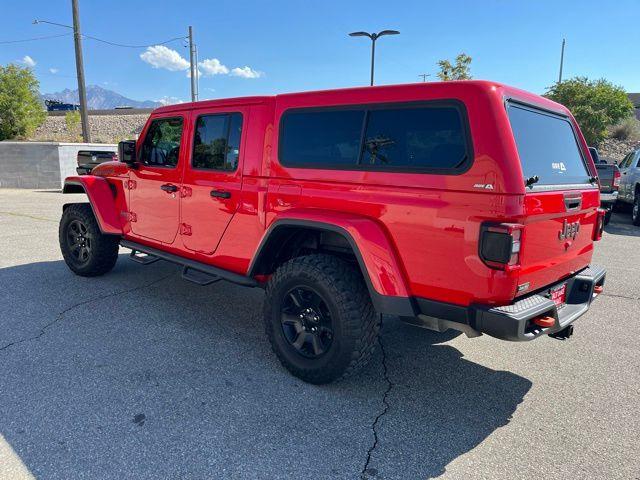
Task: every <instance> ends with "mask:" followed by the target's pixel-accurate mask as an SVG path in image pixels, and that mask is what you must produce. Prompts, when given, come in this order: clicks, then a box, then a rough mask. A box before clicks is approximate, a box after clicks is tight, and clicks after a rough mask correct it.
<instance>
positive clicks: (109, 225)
mask: <svg viewBox="0 0 640 480" xmlns="http://www.w3.org/2000/svg"><path fill="white" fill-rule="evenodd" d="M74 186H75V187H81V188H82V189H83V190H84V192H85V193H86V194H87V197H89V202H90V203H91V207H92V208H93V213H94V215H95V216H96V219H97V221H98V225H99V226H100V231H101V232H103V233H106V234H110V235H122V220H121V218H120V215H119V212H120V210H119V209H118V208H117V207H116V204H115V200H114V195H113V191H112V190H111V188H112V187H110V186H109V182H108V181H107V180H106V179H105V178H102V177H96V176H94V175H83V176H74V177H67V178H66V179H65V181H64V188H63V192H64V193H67V192H68V191H69V190H72V189H73V187H74Z"/></svg>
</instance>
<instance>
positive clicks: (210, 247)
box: [60, 81, 605, 383]
mask: <svg viewBox="0 0 640 480" xmlns="http://www.w3.org/2000/svg"><path fill="white" fill-rule="evenodd" d="M118 158H119V161H115V162H106V163H102V164H100V165H99V166H97V167H95V168H94V169H93V170H92V171H91V173H90V174H89V175H82V176H75V177H69V178H67V179H66V181H65V185H64V193H85V194H86V195H87V196H88V198H89V203H71V204H66V205H65V206H64V210H63V214H62V220H61V223H60V246H61V249H62V254H63V256H64V259H65V261H66V263H67V264H68V266H69V268H70V269H71V270H72V271H73V272H75V273H76V274H78V275H84V276H93V275H101V274H104V273H106V272H108V271H109V270H111V269H112V268H113V266H114V264H115V263H116V259H117V257H118V248H119V246H122V247H125V248H128V249H131V258H132V259H133V260H135V261H138V262H139V263H142V264H146V263H150V262H153V261H155V260H158V259H162V260H166V261H169V262H173V263H175V264H178V265H180V266H182V267H183V270H182V275H183V277H184V278H185V279H186V280H190V281H193V282H195V283H196V284H200V285H206V284H209V283H213V282H215V281H217V280H221V279H222V280H227V281H231V282H234V283H237V284H240V285H245V286H248V287H262V288H264V289H265V291H266V295H265V301H264V323H265V327H266V333H267V336H268V338H269V341H270V342H271V345H272V347H273V350H274V352H275V354H276V355H277V356H278V358H279V359H280V361H281V362H282V364H283V365H284V366H285V367H286V368H287V369H288V370H289V371H290V372H291V373H292V374H293V375H296V376H298V377H299V378H301V379H303V380H305V381H308V382H312V383H327V382H331V381H333V380H336V379H338V378H341V377H343V376H345V375H348V374H351V373H353V372H355V371H356V370H357V369H358V368H360V367H361V366H362V365H364V364H365V363H366V362H367V360H368V359H369V357H370V356H371V354H372V352H373V351H374V349H375V346H376V342H377V337H378V333H379V329H380V323H381V316H382V314H387V315H397V316H399V317H401V318H402V319H404V320H406V321H408V322H410V323H413V324H415V325H419V326H422V327H426V328H429V329H433V330H437V331H444V330H447V329H456V330H460V331H462V332H465V333H466V334H467V335H468V336H477V335H480V334H481V333H486V334H488V335H491V336H493V337H496V338H500V339H504V340H512V341H525V340H532V339H535V338H538V337H541V336H544V335H550V336H553V337H556V338H560V339H565V338H568V337H569V336H570V335H571V333H572V323H573V322H574V321H575V320H576V319H577V318H578V317H579V316H581V315H582V314H583V313H585V312H586V311H587V309H588V308H589V305H590V304H591V301H592V300H593V299H594V298H595V297H596V296H597V295H598V294H600V293H601V292H602V290H603V286H604V281H605V270H604V269H603V268H601V267H598V266H594V265H591V257H592V253H593V248H594V242H595V241H597V240H599V239H600V238H601V236H602V230H603V222H604V211H603V210H601V209H599V205H600V194H599V190H598V183H597V174H596V169H595V166H594V164H593V161H592V160H591V157H590V155H589V151H588V147H587V145H586V143H585V141H584V138H583V136H582V134H581V133H580V130H579V128H578V125H577V124H576V122H575V120H574V118H573V117H572V116H571V113H570V112H569V111H568V110H567V109H566V108H565V107H563V106H562V105H559V104H557V103H554V102H552V101H550V100H547V99H545V98H543V97H540V96H537V95H533V94H531V93H527V92H525V91H522V90H518V89H515V88H511V87H508V86H505V85H501V84H498V83H494V82H487V81H463V82H442V83H426V84H410V85H394V86H380V87H365V88H349V89H340V90H327V91H318V92H306V93H293V94H285V95H276V96H261V97H246V98H235V99H227V100H213V101H203V102H196V103H186V104H180V105H173V106H166V107H161V108H158V109H157V110H155V111H154V112H153V113H152V114H151V116H150V118H149V120H148V122H147V124H146V126H145V127H144V129H143V131H142V133H141V135H140V138H139V140H138V141H136V142H134V141H127V142H122V143H121V144H120V145H119V156H118Z"/></svg>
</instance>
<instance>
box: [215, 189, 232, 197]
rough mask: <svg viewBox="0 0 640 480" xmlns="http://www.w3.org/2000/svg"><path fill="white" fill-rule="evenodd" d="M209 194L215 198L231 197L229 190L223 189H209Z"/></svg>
mask: <svg viewBox="0 0 640 480" xmlns="http://www.w3.org/2000/svg"><path fill="white" fill-rule="evenodd" d="M210 195H211V196H212V197H215V198H231V192H227V191H225V190H211V193H210Z"/></svg>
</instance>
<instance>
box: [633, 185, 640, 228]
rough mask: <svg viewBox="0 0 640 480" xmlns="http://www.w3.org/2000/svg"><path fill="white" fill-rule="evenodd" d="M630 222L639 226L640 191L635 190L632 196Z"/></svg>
mask: <svg viewBox="0 0 640 480" xmlns="http://www.w3.org/2000/svg"><path fill="white" fill-rule="evenodd" d="M631 222H632V223H633V224H634V225H636V226H640V192H636V194H635V196H634V198H633V209H632V210H631Z"/></svg>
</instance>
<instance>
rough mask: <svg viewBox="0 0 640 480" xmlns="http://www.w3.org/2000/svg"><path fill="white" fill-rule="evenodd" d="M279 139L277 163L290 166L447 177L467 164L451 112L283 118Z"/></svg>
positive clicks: (459, 121)
mask: <svg viewBox="0 0 640 480" xmlns="http://www.w3.org/2000/svg"><path fill="white" fill-rule="evenodd" d="M280 137H281V142H280V161H281V162H282V163H283V164H284V165H291V166H302V167H305V166H310V167H316V168H323V167H329V168H344V169H365V170H366V169H376V170H381V169H382V170H383V169H385V168H387V167H388V168H396V169H406V170H408V171H411V170H433V171H438V170H440V171H446V170H450V169H455V168H458V167H461V166H462V165H463V164H464V163H465V160H466V159H467V137H466V135H465V127H464V123H463V117H462V114H461V111H460V110H459V109H458V108H456V107H453V106H417V107H413V106H411V107H391V106H389V107H380V106H375V107H372V108H371V109H368V108H367V107H365V106H362V107H354V109H350V110H331V109H327V110H313V111H298V112H296V111H293V112H287V113H285V115H284V116H283V120H282V123H281V133H280Z"/></svg>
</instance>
